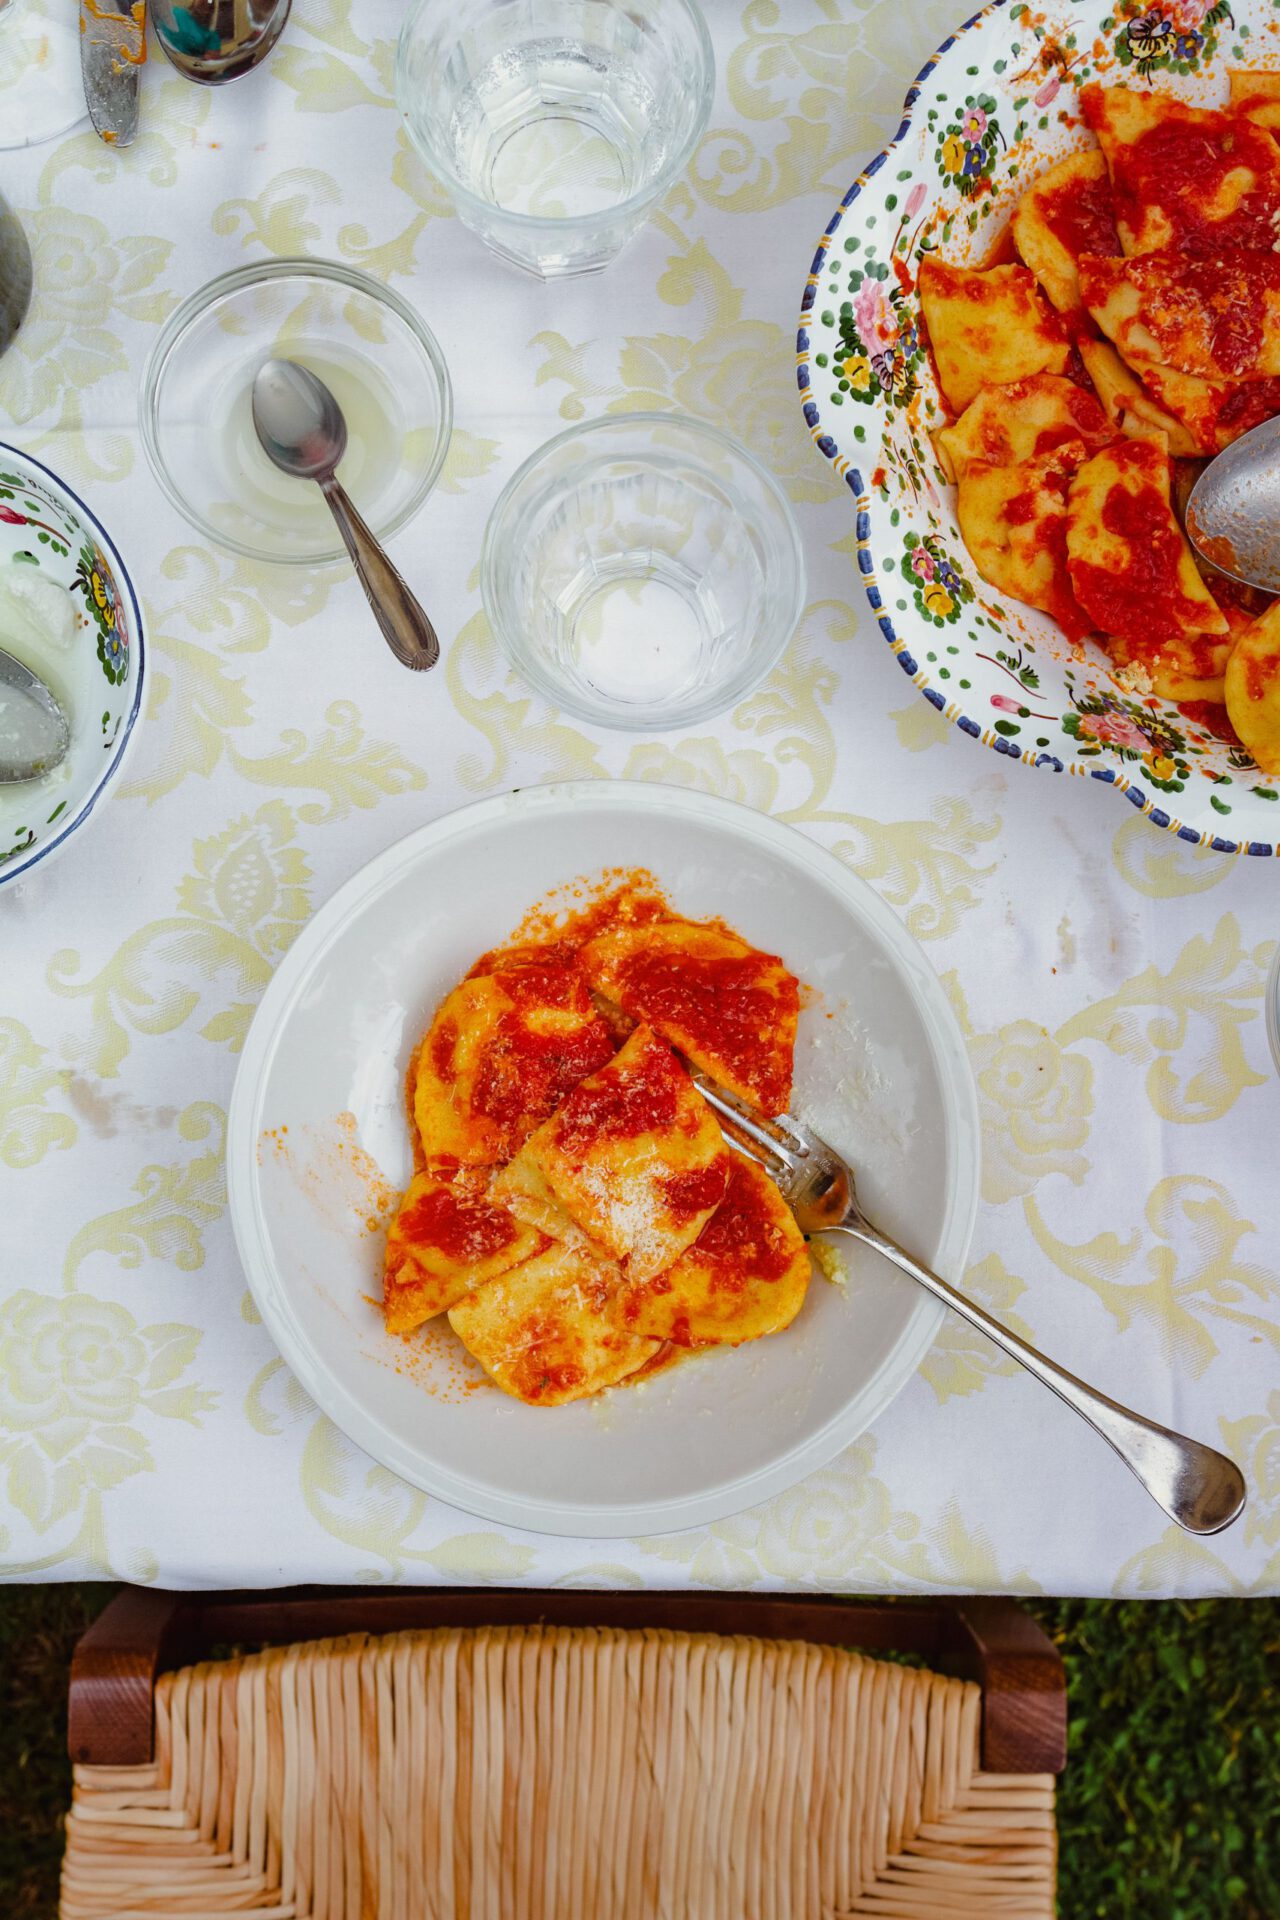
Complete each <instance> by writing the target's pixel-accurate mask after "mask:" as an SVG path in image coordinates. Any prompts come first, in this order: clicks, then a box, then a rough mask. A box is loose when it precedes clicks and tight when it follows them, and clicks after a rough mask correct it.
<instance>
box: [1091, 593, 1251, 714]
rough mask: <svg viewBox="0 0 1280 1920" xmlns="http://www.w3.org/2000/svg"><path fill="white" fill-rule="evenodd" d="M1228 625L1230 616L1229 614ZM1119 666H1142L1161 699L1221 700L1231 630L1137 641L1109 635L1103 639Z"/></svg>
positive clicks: (1162, 635) (1154, 636)
mask: <svg viewBox="0 0 1280 1920" xmlns="http://www.w3.org/2000/svg"><path fill="white" fill-rule="evenodd" d="M1227 618H1228V624H1229V625H1231V624H1232V622H1231V616H1230V614H1228V616H1227ZM1104 644H1105V646H1106V649H1107V652H1108V654H1109V655H1110V656H1111V658H1112V660H1113V661H1114V662H1115V664H1116V666H1118V667H1141V668H1142V669H1143V671H1144V672H1145V674H1146V676H1147V680H1148V682H1149V684H1150V689H1151V692H1152V693H1155V694H1158V695H1159V696H1160V698H1161V699H1162V700H1212V701H1214V702H1220V701H1222V700H1223V699H1224V697H1225V695H1224V686H1223V675H1224V674H1225V673H1226V670H1227V660H1228V658H1229V657H1230V654H1231V649H1232V647H1233V646H1234V644H1235V633H1234V631H1231V632H1228V633H1227V634H1226V635H1225V636H1224V635H1222V634H1216V633H1151V634H1144V635H1143V637H1142V638H1141V639H1139V640H1133V639H1129V640H1122V639H1119V638H1109V639H1107V640H1106V641H1105V642H1104Z"/></svg>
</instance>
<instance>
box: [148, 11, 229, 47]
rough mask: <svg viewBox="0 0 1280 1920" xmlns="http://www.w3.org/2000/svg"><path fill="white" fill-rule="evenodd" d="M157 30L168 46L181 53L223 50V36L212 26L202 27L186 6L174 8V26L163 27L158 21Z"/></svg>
mask: <svg viewBox="0 0 1280 1920" xmlns="http://www.w3.org/2000/svg"><path fill="white" fill-rule="evenodd" d="M156 32H157V33H158V34H159V36H160V38H161V40H163V41H164V43H165V45H166V46H169V47H174V48H176V50H177V51H178V52H179V53H220V52H221V50H222V36H221V35H220V34H217V33H214V32H213V30H212V28H210V27H202V26H201V24H200V22H199V21H198V20H197V19H196V17H195V15H194V14H193V13H191V12H190V11H189V9H188V8H186V7H175V8H174V9H173V24H172V26H168V27H162V26H161V25H160V23H159V22H158V21H157V23H156Z"/></svg>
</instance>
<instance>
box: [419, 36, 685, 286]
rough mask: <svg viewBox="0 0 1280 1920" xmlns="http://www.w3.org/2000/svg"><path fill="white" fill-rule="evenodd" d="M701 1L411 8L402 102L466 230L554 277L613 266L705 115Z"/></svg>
mask: <svg viewBox="0 0 1280 1920" xmlns="http://www.w3.org/2000/svg"><path fill="white" fill-rule="evenodd" d="M714 79H715V69H714V61H713V57H712V52H711V41H710V37H709V36H708V33H707V28H706V23H705V21H704V20H703V18H702V15H701V13H700V12H699V10H698V7H697V5H696V4H695V0H628V4H627V5H625V6H623V5H620V4H618V0H417V4H416V5H415V6H414V7H413V8H412V9H411V11H410V13H409V14H408V16H407V18H406V20H405V23H404V28H403V31H402V32H401V35H400V49H399V53H398V55H397V59H396V100H397V103H398V105H399V108H400V112H401V114H402V116H403V118H404V122H405V125H406V127H407V128H408V130H409V134H410V137H411V139H412V140H413V143H414V145H415V146H416V147H417V149H418V152H419V153H420V154H421V155H422V158H423V159H424V160H425V162H426V164H427V166H428V167H429V168H430V169H431V171H432V172H433V173H434V174H435V175H436V176H437V178H438V179H439V180H440V181H441V182H442V183H443V185H444V186H445V187H446V188H447V190H448V192H449V193H450V195H451V196H452V198H453V201H454V204H455V206H456V207H457V209H458V215H459V218H460V219H461V220H462V221H463V222H464V224H465V225H466V226H468V227H470V228H471V229H472V231H473V232H474V233H478V234H479V236H480V238H481V239H482V240H483V241H485V243H486V244H487V245H488V246H490V247H492V248H493V250H494V252H495V253H499V254H501V255H502V256H503V258H504V259H507V260H510V261H512V262H514V264H515V265H516V266H519V267H524V268H527V269H528V270H529V271H530V272H532V273H536V274H539V275H541V276H542V277H543V278H544V279H552V278H556V277H559V276H562V275H566V274H573V273H591V272H595V271H597V270H598V269H599V268H601V267H603V266H606V265H607V264H608V262H609V261H610V260H612V259H613V257H614V255H615V254H616V253H617V252H618V250H619V248H620V247H622V246H623V245H624V244H625V243H626V241H628V240H629V239H630V238H631V236H632V234H633V233H635V231H636V230H637V228H638V227H639V226H640V225H641V223H642V222H643V221H644V219H645V217H646V215H647V214H648V212H649V210H650V208H651V207H652V206H653V205H654V204H655V203H656V202H657V201H658V200H660V199H661V198H662V196H663V194H664V193H665V192H666V191H667V189H668V187H670V186H671V184H672V183H673V181H675V180H676V179H678V178H679V176H680V175H681V174H682V173H683V172H684V170H685V168H686V167H687V165H688V164H689V160H690V157H691V155H692V153H693V150H694V147H695V146H696V145H697V143H698V140H699V139H700V138H701V135H702V133H703V130H704V128H705V127H706V124H707V116H708V114H709V112H710V110H711V94H712V88H713V84H714Z"/></svg>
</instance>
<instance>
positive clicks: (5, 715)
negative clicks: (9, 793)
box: [0, 647, 71, 787]
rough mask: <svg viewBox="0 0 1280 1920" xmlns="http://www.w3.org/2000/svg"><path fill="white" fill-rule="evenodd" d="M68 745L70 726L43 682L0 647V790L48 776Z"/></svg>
mask: <svg viewBox="0 0 1280 1920" xmlns="http://www.w3.org/2000/svg"><path fill="white" fill-rule="evenodd" d="M70 745H71V723H70V721H69V720H68V719H67V716H66V714H65V713H64V712H63V710H62V707H61V705H60V704H59V702H58V701H57V700H56V699H55V698H54V696H53V694H52V693H51V692H50V691H49V689H48V687H46V685H45V683H44V681H43V680H42V679H41V678H40V676H39V674H38V673H32V671H31V669H30V667H24V666H23V664H22V662H21V660H15V659H14V657H13V655H12V654H11V653H6V652H5V651H4V648H3V647H0V787H8V786H16V785H17V783H18V782H19V781H21V780H39V779H40V777H41V775H42V774H46V773H52V772H53V769H54V768H55V767H56V766H60V765H61V763H62V762H63V761H64V760H65V759H66V757H67V751H68V749H69V748H70Z"/></svg>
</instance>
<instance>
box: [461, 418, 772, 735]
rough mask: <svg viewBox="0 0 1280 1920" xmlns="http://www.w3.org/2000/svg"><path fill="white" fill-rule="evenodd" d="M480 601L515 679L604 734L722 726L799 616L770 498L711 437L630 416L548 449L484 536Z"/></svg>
mask: <svg viewBox="0 0 1280 1920" xmlns="http://www.w3.org/2000/svg"><path fill="white" fill-rule="evenodd" d="M480 582H481V592H482V594H483V596H484V604H485V610H486V612H487V613H488V616H489V620H490V623H491V624H492V626H493V628H494V630H495V632H496V633H497V635H498V638H499V640H500V641H501V642H502V645H503V646H504V647H505V649H506V651H507V653H508V655H509V656H510V658H511V660H512V661H513V662H514V664H515V665H516V666H517V667H518V668H519V670H520V672H521V673H522V674H524V676H525V678H526V679H527V680H529V681H530V682H531V683H532V684H533V685H534V686H535V687H537V688H538V690H539V691H540V692H541V693H543V694H545V695H546V697H547V698H548V699H549V700H551V701H553V702H554V703H555V704H556V705H557V706H558V707H562V708H565V709H567V710H568V711H569V712H571V713H574V714H576V715H578V716H579V717H580V718H581V719H583V720H589V721H593V722H595V723H596V724H597V725H599V726H605V727H625V728H630V729H635V730H639V729H644V730H654V729H664V730H669V729H674V728H677V727H683V726H688V725H691V724H692V723H693V722H694V721H696V720H704V719H706V718H707V717H708V716H709V715H710V714H713V713H719V712H720V711H721V710H722V709H723V708H725V707H730V706H732V705H733V704H734V702H735V701H737V700H740V699H741V698H742V697H743V696H744V695H745V694H747V693H749V692H750V690H751V688H752V687H754V686H755V685H756V684H757V683H758V682H759V681H760V680H762V679H763V678H764V677H765V675H766V674H767V673H769V672H770V671H771V669H772V668H773V667H774V666H775V665H776V664H777V661H778V659H779V656H780V655H781V653H782V651H783V649H784V647H785V646H786V644H787V641H788V640H789V639H790V638H791V635H792V633H793V632H794V630H795V625H796V621H797V620H798V619H799V617H800V610H801V607H802V606H803V603H804V561H803V558H802V556H801V551H800V538H799V535H798V533H797V531H796V523H795V519H794V517H793V515H792V512H791V508H790V506H789V505H788V504H787V499H786V496H785V494H784V493H783V492H782V489H781V488H780V487H779V486H778V484H777V482H776V481H775V480H774V479H773V478H772V477H771V476H770V475H769V474H768V473H766V472H765V470H764V468H763V467H762V466H760V465H759V463H758V462H757V461H756V460H754V459H753V458H752V456H751V455H750V454H749V453H748V452H747V450H746V448H745V447H743V446H740V445H739V444H738V442H737V441H736V440H733V439H731V438H730V437H729V435H728V434H727V433H722V432H721V431H720V429H719V428H718V427H711V426H707V425H706V424H705V423H704V422H702V421H699V420H689V419H685V418H683V417H681V416H679V415H676V414H670V413H627V414H616V415H611V416H607V417H606V418H605V419H603V420H593V421H590V422H588V423H587V425H585V426H581V427H573V428H571V429H570V431H569V432H568V433H562V434H561V435H560V436H559V437H558V438H557V439H555V440H551V441H548V443H547V445H546V446H544V447H540V448H539V449H538V451H537V453H535V454H534V455H533V457H532V459H530V460H527V461H526V462H525V464H524V466H523V467H521V468H520V470H519V472H518V473H516V474H515V476H514V477H513V478H512V479H511V480H510V481H509V482H508V484H507V486H506V488H505V490H504V491H503V494H502V496H501V498H500V499H499V501H498V504H497V506H496V507H495V508H494V510H493V513H492V515H491V517H490V520H489V525H488V527H487V529H486V531H485V538H484V551H483V553H482V555H481V561H480Z"/></svg>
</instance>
